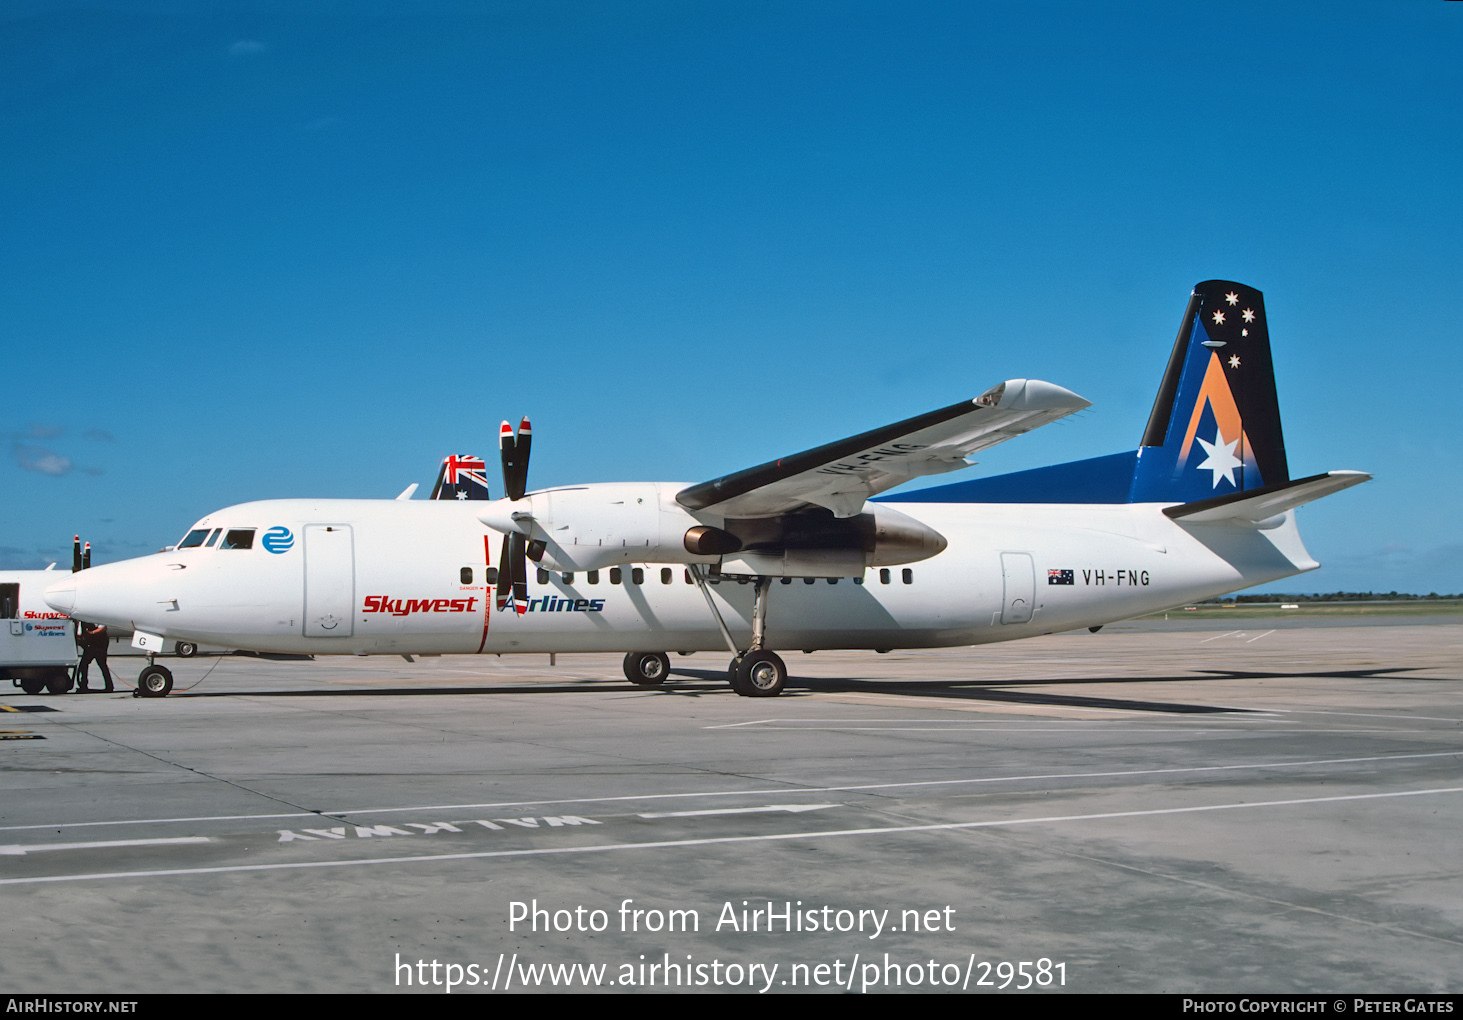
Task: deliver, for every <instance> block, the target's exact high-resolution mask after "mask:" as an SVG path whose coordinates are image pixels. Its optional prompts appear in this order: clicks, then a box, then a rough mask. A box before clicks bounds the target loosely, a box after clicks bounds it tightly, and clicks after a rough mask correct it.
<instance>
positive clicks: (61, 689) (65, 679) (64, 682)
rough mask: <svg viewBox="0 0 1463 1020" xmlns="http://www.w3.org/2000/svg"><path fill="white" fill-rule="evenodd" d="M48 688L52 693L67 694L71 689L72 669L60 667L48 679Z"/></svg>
mask: <svg viewBox="0 0 1463 1020" xmlns="http://www.w3.org/2000/svg"><path fill="white" fill-rule="evenodd" d="M46 690H48V691H50V692H51V693H52V694H65V693H66V692H67V691H69V690H71V670H69V669H58V670H56V671H55V672H54V673H52V674H51V678H50V679H49V680H47V681H46Z"/></svg>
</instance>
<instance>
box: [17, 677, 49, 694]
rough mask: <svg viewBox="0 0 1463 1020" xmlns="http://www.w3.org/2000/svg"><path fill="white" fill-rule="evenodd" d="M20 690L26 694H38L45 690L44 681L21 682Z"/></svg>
mask: <svg viewBox="0 0 1463 1020" xmlns="http://www.w3.org/2000/svg"><path fill="white" fill-rule="evenodd" d="M20 689H21V690H23V691H25V693H27V694H39V693H41V691H44V690H45V689H46V681H44V680H21V681H20Z"/></svg>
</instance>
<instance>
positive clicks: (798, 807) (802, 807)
mask: <svg viewBox="0 0 1463 1020" xmlns="http://www.w3.org/2000/svg"><path fill="white" fill-rule="evenodd" d="M831 807H843V805H842V804H768V805H767V806H766V807H732V808H706V809H704V810H702V811H651V812H646V813H644V814H641V815H640V817H641V818H697V817H699V816H701V815H756V814H762V813H764V812H768V811H786V812H788V813H790V814H795V815H797V814H802V813H803V812H804V811H822V810H823V809H824V808H831Z"/></svg>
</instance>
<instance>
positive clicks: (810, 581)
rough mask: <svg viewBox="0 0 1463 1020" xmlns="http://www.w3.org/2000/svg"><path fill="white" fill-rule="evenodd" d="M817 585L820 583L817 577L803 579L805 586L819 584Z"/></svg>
mask: <svg viewBox="0 0 1463 1020" xmlns="http://www.w3.org/2000/svg"><path fill="white" fill-rule="evenodd" d="M817 583H818V579H817V578H816V577H805V578H803V584H817Z"/></svg>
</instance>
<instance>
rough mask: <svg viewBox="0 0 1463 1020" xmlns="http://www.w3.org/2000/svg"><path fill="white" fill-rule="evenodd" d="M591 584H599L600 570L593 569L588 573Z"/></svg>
mask: <svg viewBox="0 0 1463 1020" xmlns="http://www.w3.org/2000/svg"><path fill="white" fill-rule="evenodd" d="M585 576H587V577H588V578H589V583H590V584H599V571H598V570H591V571H590V572H589V573H588V574H587V575H585Z"/></svg>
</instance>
